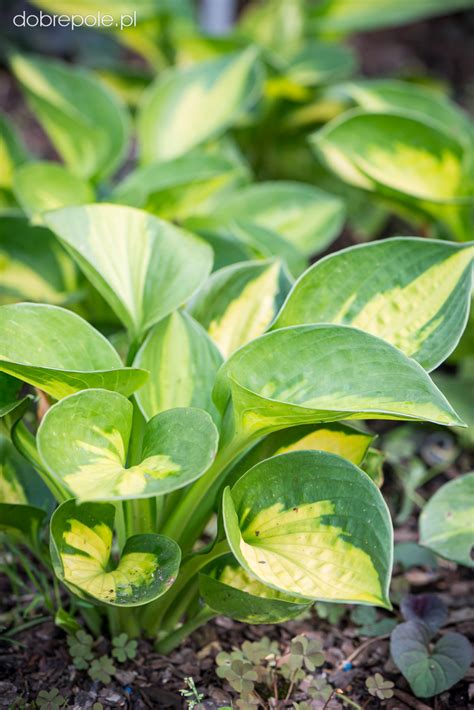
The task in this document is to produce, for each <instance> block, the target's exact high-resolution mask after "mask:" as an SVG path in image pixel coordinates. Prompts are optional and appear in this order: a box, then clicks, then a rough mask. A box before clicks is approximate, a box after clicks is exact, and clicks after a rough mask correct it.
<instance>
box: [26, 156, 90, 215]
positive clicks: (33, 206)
mask: <svg viewBox="0 0 474 710" xmlns="http://www.w3.org/2000/svg"><path fill="white" fill-rule="evenodd" d="M13 191H14V193H15V197H16V199H17V200H18V202H19V203H20V205H21V207H22V208H23V210H24V212H26V214H27V215H28V217H30V218H31V219H32V220H33V221H34V222H36V223H38V224H40V223H41V215H42V213H43V212H48V211H50V210H56V209H59V208H60V207H67V206H69V205H85V204H87V203H88V202H94V200H95V195H94V191H93V189H92V188H91V186H90V185H88V183H87V182H84V181H83V180H81V179H80V178H79V177H77V176H76V175H74V174H73V173H71V172H69V170H67V168H65V167H63V166H62V165H60V164H59V163H48V162H39V163H28V164H27V165H23V166H22V167H20V168H18V170H16V171H15V173H14V176H13Z"/></svg>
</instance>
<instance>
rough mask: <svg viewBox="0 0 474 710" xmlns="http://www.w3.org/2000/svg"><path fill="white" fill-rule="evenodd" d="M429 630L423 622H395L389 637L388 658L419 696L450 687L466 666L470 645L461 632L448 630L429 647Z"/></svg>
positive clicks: (467, 667)
mask: <svg viewBox="0 0 474 710" xmlns="http://www.w3.org/2000/svg"><path fill="white" fill-rule="evenodd" d="M430 639H431V632H430V631H429V630H428V628H427V627H426V626H425V625H424V624H420V623H418V622H416V621H407V622H406V623H404V624H399V625H398V626H397V627H396V628H395V629H394V630H393V631H392V635H391V640H390V652H391V654H392V658H393V660H394V661H395V663H396V664H397V666H398V668H399V669H400V670H401V672H402V673H403V675H404V676H405V678H406V679H407V681H408V682H409V683H410V686H411V689H412V690H413V692H414V694H415V695H416V696H417V697H419V698H431V697H433V695H438V694H439V693H442V692H443V690H447V689H448V688H451V686H453V685H454V684H455V683H457V682H458V680H461V678H463V676H464V675H465V673H467V671H468V670H469V666H470V665H471V660H472V649H471V644H470V643H469V641H468V639H467V638H466V637H465V636H463V635H462V634H457V633H452V632H449V633H447V634H444V635H443V636H442V637H441V638H440V639H439V641H437V642H436V643H435V644H434V647H431V648H430Z"/></svg>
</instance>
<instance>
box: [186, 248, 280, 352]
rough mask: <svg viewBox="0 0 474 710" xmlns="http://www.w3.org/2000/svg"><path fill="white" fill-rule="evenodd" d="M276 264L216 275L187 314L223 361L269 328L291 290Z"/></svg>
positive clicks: (254, 264) (251, 265)
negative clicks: (205, 333) (205, 335)
mask: <svg viewBox="0 0 474 710" xmlns="http://www.w3.org/2000/svg"><path fill="white" fill-rule="evenodd" d="M290 285H291V284H290V281H289V279H288V276H287V275H286V273H285V271H284V270H283V269H282V266H281V263H280V262H279V261H253V262H244V263H242V264H235V265H232V266H227V267H226V268H224V269H221V270H220V271H216V272H215V273H214V274H212V276H211V277H210V279H208V281H207V282H206V283H205V284H204V286H202V288H201V289H200V290H199V291H198V293H197V294H196V296H195V297H194V299H193V300H192V301H191V303H190V306H189V310H190V311H191V313H192V315H193V316H194V318H195V319H196V320H197V321H199V323H201V325H202V326H203V327H204V328H205V329H206V330H207V332H208V333H209V335H210V337H211V338H212V340H213V341H214V342H215V343H216V345H217V346H218V348H219V350H220V351H221V353H222V355H223V356H224V357H225V358H226V357H228V356H229V355H230V354H231V353H233V352H234V350H236V349H237V348H239V347H240V346H241V345H244V344H245V343H248V342H249V340H253V339H254V338H256V337H257V336H259V335H261V334H262V333H264V332H265V330H266V329H267V328H268V326H269V325H270V323H271V322H272V320H273V319H274V317H275V314H276V313H277V312H278V310H279V308H280V306H281V304H282V303H283V301H284V300H285V297H286V295H287V294H288V291H289V290H290Z"/></svg>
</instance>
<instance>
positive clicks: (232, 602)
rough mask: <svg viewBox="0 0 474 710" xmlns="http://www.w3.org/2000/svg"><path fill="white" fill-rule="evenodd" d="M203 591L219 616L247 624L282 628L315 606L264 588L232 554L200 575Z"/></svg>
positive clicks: (208, 603)
mask: <svg viewBox="0 0 474 710" xmlns="http://www.w3.org/2000/svg"><path fill="white" fill-rule="evenodd" d="M199 591H200V593H201V596H202V598H203V600H204V602H205V603H206V604H207V606H208V607H209V608H210V609H212V610H213V611H215V612H216V614H222V615H223V616H228V617H230V618H231V619H236V620H237V621H242V622H244V623H246V624H278V623H280V622H282V621H287V620H288V619H294V618H295V617H296V616H299V615H300V614H302V613H303V611H305V610H306V609H308V607H309V606H310V604H312V602H311V601H308V602H306V603H305V602H303V601H302V600H301V599H298V598H296V597H291V596H290V595H288V594H284V593H283V592H278V591H276V590H275V589H272V588H271V587H267V586H266V585H265V584H262V583H261V582H259V581H258V580H257V579H255V577H253V576H250V575H249V573H248V572H247V570H245V569H244V568H243V567H241V565H240V564H239V563H238V562H237V560H236V559H235V557H234V556H233V555H230V554H229V555H223V556H222V557H219V558H218V559H217V560H216V561H215V562H213V563H211V564H210V565H208V566H207V567H206V568H205V569H204V570H203V571H202V572H201V573H200V574H199Z"/></svg>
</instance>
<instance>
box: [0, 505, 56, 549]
mask: <svg viewBox="0 0 474 710" xmlns="http://www.w3.org/2000/svg"><path fill="white" fill-rule="evenodd" d="M45 518H46V512H45V511H44V510H41V508H36V507H35V506H33V505H24V504H22V503H0V533H6V535H7V536H8V537H11V538H12V540H13V541H14V542H20V543H23V544H25V545H27V546H28V547H31V548H32V549H33V550H38V548H39V546H40V532H41V526H42V524H43V523H44V520H45Z"/></svg>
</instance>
